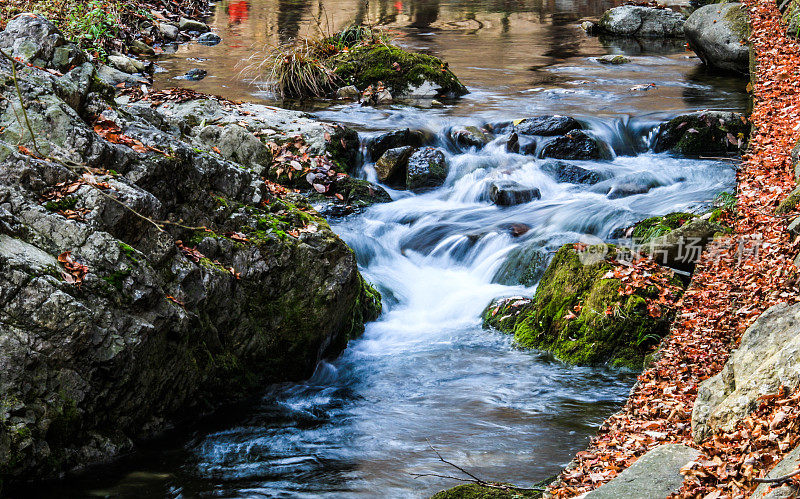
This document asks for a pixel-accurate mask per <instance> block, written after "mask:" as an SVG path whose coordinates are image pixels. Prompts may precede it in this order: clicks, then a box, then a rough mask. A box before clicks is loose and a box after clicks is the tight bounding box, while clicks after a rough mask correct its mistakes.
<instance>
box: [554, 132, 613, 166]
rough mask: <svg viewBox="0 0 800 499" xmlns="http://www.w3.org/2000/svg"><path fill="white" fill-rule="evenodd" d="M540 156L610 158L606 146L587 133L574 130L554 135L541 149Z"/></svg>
mask: <svg viewBox="0 0 800 499" xmlns="http://www.w3.org/2000/svg"><path fill="white" fill-rule="evenodd" d="M541 156H542V157H544V158H555V159H578V160H586V159H610V156H611V155H610V153H609V151H608V146H606V145H605V144H603V143H601V142H600V141H598V140H597V139H595V138H593V137H591V136H589V135H588V134H587V133H585V132H582V131H579V130H576V131H572V132H570V133H568V134H567V135H563V136H561V137H556V138H555V139H554V140H552V141H550V142H548V143H547V144H546V145H545V146H544V148H543V149H542V153H541Z"/></svg>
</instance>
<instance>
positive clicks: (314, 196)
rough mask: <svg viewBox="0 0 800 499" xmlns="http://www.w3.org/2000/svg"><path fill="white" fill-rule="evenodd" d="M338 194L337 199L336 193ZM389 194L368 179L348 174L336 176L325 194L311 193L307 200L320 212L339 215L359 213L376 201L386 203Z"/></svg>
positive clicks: (389, 197) (327, 214)
mask: <svg viewBox="0 0 800 499" xmlns="http://www.w3.org/2000/svg"><path fill="white" fill-rule="evenodd" d="M337 194H338V195H340V196H341V197H342V199H339V198H338V197H337V196H336V195H337ZM391 200H392V198H391V196H389V194H388V193H387V192H386V190H384V188H383V187H381V186H379V185H376V184H373V183H372V182H369V181H368V180H363V179H358V178H353V177H350V176H346V177H338V178H337V179H336V180H334V182H333V183H332V184H331V188H330V192H328V194H327V195H323V194H319V193H316V192H313V191H312V193H311V195H310V196H309V202H310V203H312V204H313V206H314V209H316V210H317V211H318V212H319V213H320V214H323V215H326V216H334V217H341V216H346V215H351V214H353V213H359V212H361V211H363V210H364V209H365V208H367V207H369V206H372V205H373V204H376V203H388V202H390V201H391Z"/></svg>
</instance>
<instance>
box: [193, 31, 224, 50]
mask: <svg viewBox="0 0 800 499" xmlns="http://www.w3.org/2000/svg"><path fill="white" fill-rule="evenodd" d="M221 41H222V37H220V36H219V35H218V34H216V33H203V34H202V35H200V36H199V37H198V38H197V43H199V44H200V45H206V46H208V47H213V46H214V45H217V44H218V43H219V42H221Z"/></svg>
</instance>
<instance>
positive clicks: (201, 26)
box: [178, 17, 209, 33]
mask: <svg viewBox="0 0 800 499" xmlns="http://www.w3.org/2000/svg"><path fill="white" fill-rule="evenodd" d="M178 27H179V28H180V30H181V31H196V32H197V33H205V32H206V31H209V28H208V25H207V24H206V23H203V22H200V21H196V20H194V19H187V18H185V17H181V18H180V20H179V21H178Z"/></svg>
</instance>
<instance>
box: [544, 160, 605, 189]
mask: <svg viewBox="0 0 800 499" xmlns="http://www.w3.org/2000/svg"><path fill="white" fill-rule="evenodd" d="M540 168H541V169H542V171H543V172H545V173H547V174H548V175H550V176H552V177H553V178H554V179H555V180H556V181H557V182H567V183H570V184H589V185H591V184H596V183H598V182H600V180H602V176H601V175H600V174H599V173H597V172H594V171H592V170H587V169H586V168H582V167H580V166H577V165H573V164H571V163H565V162H563V161H547V162H546V163H544V164H542V165H541V166H540Z"/></svg>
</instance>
